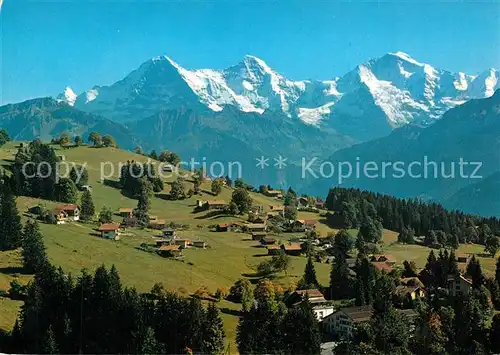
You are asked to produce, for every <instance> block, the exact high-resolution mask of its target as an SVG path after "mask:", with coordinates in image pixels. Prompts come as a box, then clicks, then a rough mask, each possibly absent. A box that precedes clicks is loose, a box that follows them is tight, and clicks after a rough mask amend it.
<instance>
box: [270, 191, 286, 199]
mask: <svg viewBox="0 0 500 355" xmlns="http://www.w3.org/2000/svg"><path fill="white" fill-rule="evenodd" d="M266 195H267V196H269V197H274V198H275V199H277V200H281V199H282V198H283V193H282V192H281V190H267V192H266Z"/></svg>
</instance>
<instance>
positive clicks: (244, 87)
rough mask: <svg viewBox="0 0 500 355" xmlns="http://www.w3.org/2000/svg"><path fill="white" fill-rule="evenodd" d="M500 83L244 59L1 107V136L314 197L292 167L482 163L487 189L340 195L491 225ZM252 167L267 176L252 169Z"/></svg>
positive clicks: (393, 65) (451, 186)
mask: <svg viewBox="0 0 500 355" xmlns="http://www.w3.org/2000/svg"><path fill="white" fill-rule="evenodd" d="M499 76H500V74H499V72H498V71H497V70H495V69H488V70H485V71H484V72H482V73H480V74H478V75H470V74H465V73H462V72H457V73H454V72H450V71H447V70H444V69H437V68H434V67H432V66H431V65H429V64H426V63H422V62H419V61H417V60H415V59H413V58H411V57H410V56H409V55H408V54H405V53H402V52H396V53H388V54H386V55H384V56H382V57H379V58H375V59H372V60H369V61H368V62H366V63H363V64H360V65H358V66H356V67H355V68H354V69H353V70H351V71H349V72H348V73H346V74H345V75H343V76H341V77H337V78H333V79H330V80H322V81H320V80H290V79H287V78H285V77H284V76H283V75H281V74H279V73H278V72H277V71H275V70H274V69H272V68H271V67H270V66H269V65H268V64H266V63H265V62H264V61H263V60H261V59H259V58H257V57H254V56H246V57H244V58H243V60H242V61H241V62H240V63H238V64H236V65H234V66H231V67H229V68H227V69H224V70H215V69H199V70H188V69H185V68H183V67H181V66H180V65H179V64H177V63H176V62H174V61H173V60H172V59H170V58H168V57H166V56H160V57H155V58H152V59H151V60H148V61H146V62H145V63H143V64H142V65H141V66H140V67H139V68H138V69H136V70H134V71H133V72H131V73H130V74H129V75H127V76H126V77H125V78H123V79H122V80H120V81H118V82H116V83H114V84H112V85H110V86H94V87H93V88H91V89H89V90H86V91H85V92H83V93H80V94H76V93H75V92H74V91H73V90H72V89H71V88H69V87H68V88H66V89H65V90H64V92H63V93H61V94H59V95H58V96H57V97H55V98H38V99H32V100H28V101H25V102H22V103H18V104H9V105H5V106H2V107H0V126H1V127H3V128H6V129H7V130H8V131H9V133H10V135H11V136H12V137H13V138H14V139H33V138H35V137H41V138H42V139H49V138H51V137H54V136H57V135H59V134H60V133H62V132H68V133H70V134H71V135H77V134H78V135H86V134H88V133H89V132H90V131H99V132H100V133H101V134H111V135H113V136H114V137H115V139H116V140H117V142H118V144H119V145H120V146H121V147H123V148H126V149H132V148H134V147H135V146H137V145H141V146H142V147H143V149H144V150H146V151H151V150H152V149H155V150H157V151H159V150H163V149H168V150H172V151H176V152H178V153H179V154H180V155H181V157H183V158H184V159H185V160H189V159H190V158H191V157H193V158H195V159H196V160H201V159H202V158H205V159H206V160H207V161H215V160H217V161H221V162H223V163H227V162H240V163H241V164H242V166H243V167H244V169H243V174H244V177H245V179H246V180H247V181H248V182H250V183H253V184H263V183H269V184H272V185H273V186H280V187H285V186H288V185H292V186H294V187H297V188H298V189H299V190H301V191H304V192H308V193H313V194H318V195H323V194H324V193H325V192H326V190H327V189H328V188H329V187H331V186H332V185H334V184H335V183H336V181H334V180H332V179H330V180H325V179H319V180H311V179H303V178H302V177H301V171H300V163H301V160H302V158H305V159H306V160H307V159H310V158H312V157H316V158H318V161H323V160H326V161H353V159H356V158H357V157H361V158H362V159H363V160H364V161H371V160H372V161H375V162H382V161H394V160H403V161H407V162H409V161H414V160H416V159H417V160H418V159H422V157H424V156H427V157H428V158H429V159H431V158H432V159H434V160H437V161H444V162H452V161H455V160H456V159H457V158H459V157H464V158H467V159H469V160H474V159H475V160H477V159H480V161H482V162H484V168H483V170H482V172H483V174H484V177H488V179H486V180H485V182H483V180H481V181H471V180H469V181H464V179H454V180H453V181H451V180H449V179H448V180H447V179H409V178H405V179H385V180H373V179H367V178H360V179H351V180H349V179H347V180H346V181H344V182H343V183H344V185H345V186H355V187H360V188H365V189H370V190H373V191H378V192H383V193H389V194H392V195H396V196H399V197H420V198H423V199H426V200H435V201H440V202H443V203H445V204H446V205H447V206H448V207H452V208H453V207H457V206H460V208H462V209H467V211H468V212H472V213H488V211H489V212H490V213H495V214H497V213H498V214H500V211H497V210H495V208H492V209H488V208H486V209H485V208H484V205H485V204H486V206H488V203H487V200H488V198H490V199H491V196H488V194H484V193H483V194H481V193H480V191H490V189H491V188H492V187H493V188H495V186H498V185H497V184H495V181H497V180H498V178H495V176H496V175H495V174H496V173H497V172H498V171H500V169H499V168H498V163H499V160H498V153H497V152H498V151H499V150H498V149H499V148H500V147H498V139H499V138H498V137H497V135H498V134H499V133H500V126H499V124H500V123H499V122H500V119H499V118H498V115H499V112H500V109H499V104H498V101H499V96H500V94H498V92H499V91H497V94H495V95H494V93H495V90H497V89H498V88H500V81H499ZM261 156H262V157H265V158H268V159H269V161H268V163H269V165H270V168H267V169H259V168H257V167H256V160H255V159H256V158H259V157H261ZM279 156H283V157H286V158H287V165H288V167H287V169H283V170H278V169H275V168H273V167H272V165H273V164H274V161H273V158H277V157H279ZM490 176H493V177H491V178H490ZM483 184H484V185H483ZM478 191H479V192H478ZM470 196H480V197H481V199H482V201H483V202H484V203H483V204H482V206H483V208H482V209H481V208H480V206H479V204H476V205H474V204H468V203H467V199H468V198H470ZM493 205H494V204H491V206H493ZM474 206H476V207H474Z"/></svg>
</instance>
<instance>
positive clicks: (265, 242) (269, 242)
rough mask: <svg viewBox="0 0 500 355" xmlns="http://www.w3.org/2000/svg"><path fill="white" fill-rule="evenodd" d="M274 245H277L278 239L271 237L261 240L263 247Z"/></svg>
mask: <svg viewBox="0 0 500 355" xmlns="http://www.w3.org/2000/svg"><path fill="white" fill-rule="evenodd" d="M274 243H276V239H274V238H271V237H264V238H261V240H260V244H261V245H272V244H274Z"/></svg>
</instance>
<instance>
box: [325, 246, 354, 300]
mask: <svg viewBox="0 0 500 355" xmlns="http://www.w3.org/2000/svg"><path fill="white" fill-rule="evenodd" d="M351 283H352V280H351V277H350V274H349V267H348V265H347V262H346V259H345V258H344V257H341V256H338V257H336V258H335V260H334V262H333V263H332V267H331V270H330V298H331V299H335V300H339V299H346V298H350V297H351V295H352V287H351Z"/></svg>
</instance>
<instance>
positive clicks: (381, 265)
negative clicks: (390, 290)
mask: <svg viewBox="0 0 500 355" xmlns="http://www.w3.org/2000/svg"><path fill="white" fill-rule="evenodd" d="M372 265H373V266H375V268H376V269H377V270H379V271H385V272H387V273H389V272H391V271H392V267H391V266H390V265H388V264H387V263H386V262H385V261H372Z"/></svg>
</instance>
